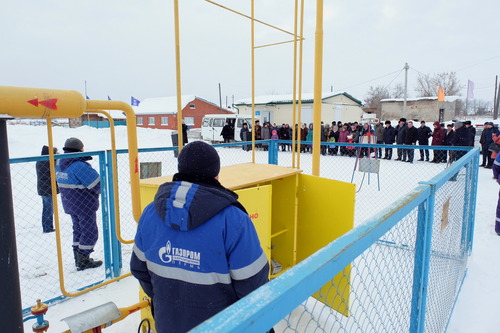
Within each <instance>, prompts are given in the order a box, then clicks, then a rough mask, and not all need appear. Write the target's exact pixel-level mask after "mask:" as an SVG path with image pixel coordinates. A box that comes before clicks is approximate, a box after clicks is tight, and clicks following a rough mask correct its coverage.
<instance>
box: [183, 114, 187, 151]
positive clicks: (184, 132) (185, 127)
mask: <svg viewBox="0 0 500 333" xmlns="http://www.w3.org/2000/svg"><path fill="white" fill-rule="evenodd" d="M187 144H188V125H186V124H185V123H184V120H182V145H183V146H185V145H187Z"/></svg>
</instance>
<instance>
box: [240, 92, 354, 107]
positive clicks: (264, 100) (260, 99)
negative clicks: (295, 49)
mask: <svg viewBox="0 0 500 333" xmlns="http://www.w3.org/2000/svg"><path fill="white" fill-rule="evenodd" d="M321 95H322V97H321V99H322V100H325V99H328V98H332V97H336V96H340V95H343V96H345V97H347V98H349V99H351V100H352V101H354V102H355V103H356V104H359V105H362V104H363V103H362V102H361V101H360V100H358V99H356V98H354V97H352V96H351V95H349V94H348V93H346V92H343V93H339V94H333V93H331V92H330V93H323V94H321ZM313 102H314V94H313V93H308V94H302V103H313ZM292 103H293V96H292V95H264V96H255V105H263V104H264V105H267V104H292ZM234 105H236V106H238V105H252V99H251V98H245V99H241V100H239V101H237V102H236V103H235V104H234Z"/></svg>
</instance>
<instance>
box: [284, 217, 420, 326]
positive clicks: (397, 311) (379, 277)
mask: <svg viewBox="0 0 500 333" xmlns="http://www.w3.org/2000/svg"><path fill="white" fill-rule="evenodd" d="M416 221H417V209H414V210H413V211H412V212H411V213H410V214H408V215H407V216H406V217H405V218H404V219H403V220H402V221H401V222H400V223H399V224H398V225H396V226H395V227H393V228H392V229H391V230H390V231H389V232H388V233H387V234H386V235H384V237H382V238H381V239H379V241H378V242H376V243H374V244H373V245H372V246H370V247H369V248H368V249H367V250H366V251H365V252H363V253H362V254H361V255H360V256H359V257H358V258H357V259H356V260H354V261H353V262H352V263H351V269H350V282H349V280H348V279H349V278H348V277H347V276H346V274H345V271H346V270H345V269H344V270H343V271H342V274H343V279H347V280H348V281H347V282H348V283H349V285H350V288H351V294H350V302H349V303H350V304H349V315H348V316H344V315H342V314H341V313H339V312H337V311H335V310H333V309H331V308H330V307H328V306H326V305H325V304H324V298H320V299H319V300H317V299H315V298H312V297H310V298H309V299H308V300H307V301H305V302H304V303H302V304H301V305H300V306H299V307H298V308H297V309H295V310H294V311H293V312H292V313H291V314H290V315H288V316H287V317H286V318H285V319H284V320H283V321H281V322H280V323H279V324H278V325H276V326H275V330H276V331H277V332H405V331H408V330H409V325H410V312H411V301H412V284H413V270H414V256H415V248H414V243H415V238H416V225H417V223H416ZM336 285H337V284H336V283H331V287H330V288H328V290H329V293H336V294H337V296H338V297H340V294H341V292H342V291H340V290H337V288H336ZM325 296H326V295H325ZM329 296H330V297H331V295H329Z"/></svg>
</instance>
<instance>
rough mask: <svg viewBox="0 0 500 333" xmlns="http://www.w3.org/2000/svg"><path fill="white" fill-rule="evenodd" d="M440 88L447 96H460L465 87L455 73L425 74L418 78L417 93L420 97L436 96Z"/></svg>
mask: <svg viewBox="0 0 500 333" xmlns="http://www.w3.org/2000/svg"><path fill="white" fill-rule="evenodd" d="M438 87H441V88H443V90H444V94H445V95H446V96H458V95H460V90H462V89H463V88H464V87H465V86H463V85H461V84H460V81H459V80H458V78H457V75H456V73H455V72H449V73H447V72H445V73H438V74H434V75H432V76H431V75H430V74H423V75H419V76H418V78H417V87H416V88H415V91H416V92H417V94H418V96H419V97H431V96H436V95H437V92H438Z"/></svg>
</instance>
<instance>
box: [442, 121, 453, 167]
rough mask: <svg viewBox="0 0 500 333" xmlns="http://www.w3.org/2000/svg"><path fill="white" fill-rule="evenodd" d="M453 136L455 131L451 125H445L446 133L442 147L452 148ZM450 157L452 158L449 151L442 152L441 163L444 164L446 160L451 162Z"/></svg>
mask: <svg viewBox="0 0 500 333" xmlns="http://www.w3.org/2000/svg"><path fill="white" fill-rule="evenodd" d="M454 136H455V131H454V130H453V125H452V124H448V125H446V132H445V136H444V141H443V146H452V145H453V143H452V141H453V137H454ZM446 154H448V155H446ZM447 156H448V157H447ZM451 157H452V151H451V150H448V151H443V160H442V161H441V162H444V163H446V162H447V158H448V159H449V161H450V163H451V162H452V160H451Z"/></svg>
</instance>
